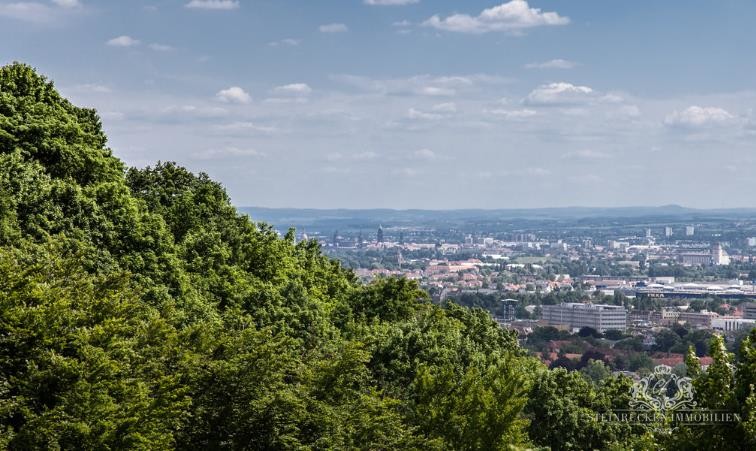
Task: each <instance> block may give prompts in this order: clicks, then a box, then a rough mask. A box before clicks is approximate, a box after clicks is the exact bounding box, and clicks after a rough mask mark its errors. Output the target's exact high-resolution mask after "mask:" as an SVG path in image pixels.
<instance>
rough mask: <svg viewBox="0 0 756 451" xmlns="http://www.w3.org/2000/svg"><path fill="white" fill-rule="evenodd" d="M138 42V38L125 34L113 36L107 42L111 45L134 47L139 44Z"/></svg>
mask: <svg viewBox="0 0 756 451" xmlns="http://www.w3.org/2000/svg"><path fill="white" fill-rule="evenodd" d="M139 43H140V41H139V40H138V39H134V38H132V37H131V36H126V35H123V36H118V37H115V38H113V39H111V40H109V41H108V42H107V44H108V45H109V46H111V47H134V46H136V45H139Z"/></svg>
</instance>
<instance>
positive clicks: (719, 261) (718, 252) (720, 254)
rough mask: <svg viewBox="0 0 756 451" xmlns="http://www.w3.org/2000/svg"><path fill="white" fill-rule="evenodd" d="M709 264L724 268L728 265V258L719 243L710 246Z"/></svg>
mask: <svg viewBox="0 0 756 451" xmlns="http://www.w3.org/2000/svg"><path fill="white" fill-rule="evenodd" d="M711 263H712V264H714V265H717V266H726V265H729V264H730V256H729V255H727V252H725V250H724V248H723V247H722V245H721V244H720V243H715V244H714V245H713V246H711Z"/></svg>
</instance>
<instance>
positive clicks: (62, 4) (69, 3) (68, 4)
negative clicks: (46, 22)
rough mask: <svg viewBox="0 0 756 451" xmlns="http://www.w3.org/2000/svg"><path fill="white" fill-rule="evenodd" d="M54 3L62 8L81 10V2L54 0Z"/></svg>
mask: <svg viewBox="0 0 756 451" xmlns="http://www.w3.org/2000/svg"><path fill="white" fill-rule="evenodd" d="M52 2H53V3H55V4H56V5H58V6H60V7H61V8H79V7H81V2H80V1H79V0H52Z"/></svg>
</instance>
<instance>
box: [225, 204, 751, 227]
mask: <svg viewBox="0 0 756 451" xmlns="http://www.w3.org/2000/svg"><path fill="white" fill-rule="evenodd" d="M239 210H240V211H241V212H243V213H246V214H248V215H250V217H252V218H253V219H254V220H256V221H265V222H268V223H271V224H273V225H275V226H278V227H285V226H296V227H308V226H310V227H313V226H315V227H317V226H324V227H325V226H327V225H329V226H338V225H339V224H344V225H348V224H352V223H355V224H357V223H359V224H374V223H375V224H377V223H391V224H420V223H425V224H433V223H439V222H442V223H443V222H459V221H502V220H508V221H511V220H555V221H564V220H580V219H601V218H605V219H607V220H610V219H631V218H638V219H641V218H654V219H657V220H664V219H667V220H670V221H685V220H695V219H714V218H721V219H728V218H731V219H737V218H746V217H754V216H756V209H750V208H736V209H695V208H687V207H683V206H680V205H664V206H659V207H616V208H599V207H560V208H532V209H527V208H517V209H515V208H512V209H492V210H485V209H456V210H420V209H410V210H393V209H364V210H363V209H310V208H265V207H240V208H239Z"/></svg>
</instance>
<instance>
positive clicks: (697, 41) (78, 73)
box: [0, 0, 756, 209]
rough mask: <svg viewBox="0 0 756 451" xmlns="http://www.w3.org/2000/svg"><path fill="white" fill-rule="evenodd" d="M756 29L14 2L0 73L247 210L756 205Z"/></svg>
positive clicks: (692, 10) (646, 12) (3, 35)
mask: <svg viewBox="0 0 756 451" xmlns="http://www.w3.org/2000/svg"><path fill="white" fill-rule="evenodd" d="M754 16H756V3H753V2H747V1H744V0H741V1H733V2H726V3H716V4H712V3H711V2H705V1H703V0H693V1H689V2H686V3H685V7H680V6H679V4H677V3H675V2H650V3H648V4H645V5H644V6H642V7H639V6H638V5H637V4H635V3H630V2H628V3H616V2H613V3H608V2H605V1H599V0H591V1H584V2H571V1H567V0H530V1H528V2H525V1H523V0H514V1H507V0H471V1H465V2H459V1H456V2H455V1H451V0H443V1H433V2H431V1H427V0H409V1H408V0H392V1H364V0H341V1H338V2H327V4H325V3H322V2H311V1H293V0H288V1H286V0H284V1H275V2H273V1H251V0H238V1H237V0H222V1H204V0H195V1H191V2H190V1H189V0H139V1H130V2H106V1H103V0H99V1H98V0H55V1H53V0H35V1H21V0H13V1H8V0H0V39H2V42H3V48H2V49H0V63H3V64H4V63H9V62H11V61H14V60H18V61H21V62H25V63H28V64H30V65H33V66H35V67H36V68H38V69H39V70H40V72H41V73H43V74H45V75H46V76H47V77H49V78H50V79H52V80H55V83H56V86H57V87H58V89H60V91H61V92H62V93H63V95H65V96H66V97H68V98H70V99H71V100H72V101H73V102H74V103H75V104H77V105H82V106H90V107H94V108H97V110H98V111H99V113H100V116H101V117H102V121H103V124H104V128H105V131H106V132H107V134H108V136H109V138H110V146H111V147H112V148H113V150H114V152H115V154H116V155H117V156H118V157H119V158H122V159H124V161H126V162H127V163H128V164H130V165H134V166H137V167H143V166H146V165H152V164H154V163H155V162H156V161H158V160H163V161H166V160H172V161H176V162H178V163H179V164H181V165H183V166H186V167H188V168H189V169H191V170H193V171H196V172H199V171H204V172H207V173H208V174H209V175H210V176H211V177H213V178H214V179H216V180H219V181H221V182H222V183H223V184H224V185H225V186H226V187H227V189H228V191H229V193H230V195H231V197H232V199H233V201H234V203H235V204H236V205H266V206H270V207H274V208H292V207H291V206H299V208H320V209H323V208H325V209H329V208H352V209H354V208H396V209H408V208H422V209H457V208H473V209H478V208H515V209H519V208H564V207H568V206H573V205H582V206H587V207H596V208H612V207H621V206H634V205H668V204H681V205H686V206H688V207H691V208H749V207H756V204H754V201H753V200H752V196H751V193H753V192H754V191H756V178H755V177H753V176H752V174H753V173H754V172H755V171H756V155H754V149H753V144H754V137H756V118H755V117H754V113H753V111H754V110H753V108H754V106H756V83H755V82H754V80H756V60H754V59H753V58H749V57H747V54H746V53H745V50H744V49H748V48H752V47H754V44H756V32H754V31H753V27H752V26H751V24H750V20H751V18H752V17H754ZM198 30H201V32H198ZM736 44H737V45H736Z"/></svg>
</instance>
